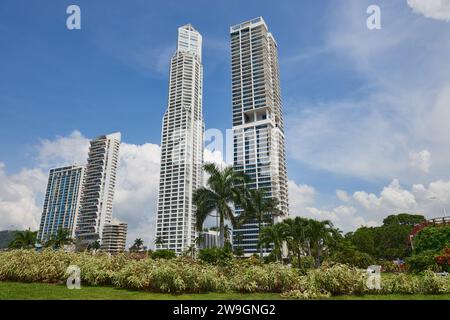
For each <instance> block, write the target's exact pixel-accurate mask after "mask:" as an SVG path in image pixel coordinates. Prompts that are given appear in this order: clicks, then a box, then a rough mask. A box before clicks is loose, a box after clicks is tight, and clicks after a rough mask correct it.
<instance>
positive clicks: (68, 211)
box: [37, 165, 85, 243]
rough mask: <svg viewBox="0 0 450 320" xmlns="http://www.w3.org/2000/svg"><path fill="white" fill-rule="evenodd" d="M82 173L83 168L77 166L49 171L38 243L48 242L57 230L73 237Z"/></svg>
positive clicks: (78, 206)
mask: <svg viewBox="0 0 450 320" xmlns="http://www.w3.org/2000/svg"><path fill="white" fill-rule="evenodd" d="M84 171H85V168H84V167H83V166H77V165H73V166H66V167H61V168H54V169H51V170H50V172H49V175H48V183H47V190H46V192H45V199H44V207H43V210H42V216H41V223H40V225H39V231H38V235H37V240H38V242H41V243H44V242H46V241H48V240H49V239H50V238H51V237H52V236H53V235H56V233H57V232H58V230H59V229H65V230H67V231H68V232H69V234H70V235H71V237H72V238H73V237H75V225H76V223H77V217H78V212H79V209H80V198H81V191H82V185H83V177H84Z"/></svg>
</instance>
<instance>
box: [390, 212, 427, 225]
mask: <svg viewBox="0 0 450 320" xmlns="http://www.w3.org/2000/svg"><path fill="white" fill-rule="evenodd" d="M424 221H426V220H425V217H424V216H423V215H420V214H409V213H399V214H397V215H395V214H392V215H390V216H387V217H386V218H384V220H383V225H385V226H387V225H392V224H395V225H404V226H410V227H414V226H415V225H416V224H420V223H422V222H424Z"/></svg>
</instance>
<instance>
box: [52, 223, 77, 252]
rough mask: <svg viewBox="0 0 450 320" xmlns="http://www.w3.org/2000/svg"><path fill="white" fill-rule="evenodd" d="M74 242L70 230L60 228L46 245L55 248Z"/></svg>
mask: <svg viewBox="0 0 450 320" xmlns="http://www.w3.org/2000/svg"><path fill="white" fill-rule="evenodd" d="M71 243H73V239H72V238H71V234H70V231H69V230H68V229H66V228H59V229H58V231H57V232H56V234H54V235H52V236H51V237H50V240H48V241H47V242H46V244H45V246H46V247H52V248H53V249H60V248H62V247H64V246H65V245H68V244H71Z"/></svg>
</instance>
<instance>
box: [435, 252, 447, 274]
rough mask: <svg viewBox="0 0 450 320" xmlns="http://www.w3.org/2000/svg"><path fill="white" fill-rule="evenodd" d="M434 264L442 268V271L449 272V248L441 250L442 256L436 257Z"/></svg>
mask: <svg viewBox="0 0 450 320" xmlns="http://www.w3.org/2000/svg"><path fill="white" fill-rule="evenodd" d="M436 263H437V264H438V265H439V266H440V267H441V268H442V270H444V271H447V272H450V247H447V248H445V249H444V250H442V254H439V255H438V256H437V257H436Z"/></svg>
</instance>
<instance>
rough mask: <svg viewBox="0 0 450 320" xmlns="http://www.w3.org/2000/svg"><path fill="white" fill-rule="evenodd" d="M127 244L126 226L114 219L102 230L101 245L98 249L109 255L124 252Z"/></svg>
mask: <svg viewBox="0 0 450 320" xmlns="http://www.w3.org/2000/svg"><path fill="white" fill-rule="evenodd" d="M126 242H127V224H126V223H123V222H120V221H118V220H116V219H114V220H113V221H112V222H111V223H106V224H105V226H104V228H103V238H102V245H101V247H100V249H101V250H102V251H105V252H109V253H111V254H117V253H120V252H123V251H125V243H126Z"/></svg>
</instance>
